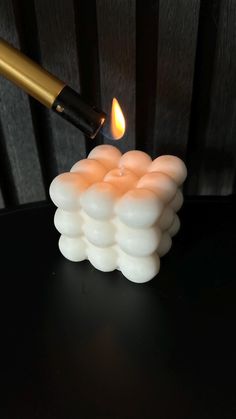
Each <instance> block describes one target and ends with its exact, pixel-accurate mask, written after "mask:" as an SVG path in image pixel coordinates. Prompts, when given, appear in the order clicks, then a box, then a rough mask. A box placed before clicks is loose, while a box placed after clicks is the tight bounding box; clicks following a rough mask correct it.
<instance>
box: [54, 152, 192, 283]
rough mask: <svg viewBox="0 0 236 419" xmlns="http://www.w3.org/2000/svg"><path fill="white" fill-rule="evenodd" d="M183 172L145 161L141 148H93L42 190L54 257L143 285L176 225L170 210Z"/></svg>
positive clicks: (179, 198)
mask: <svg viewBox="0 0 236 419" xmlns="http://www.w3.org/2000/svg"><path fill="white" fill-rule="evenodd" d="M186 174H187V171H186V167H185V165H184V163H183V162H182V161H181V160H180V159H179V158H178V157H175V156H160V157H158V158H156V159H155V160H154V161H153V162H152V160H151V158H150V157H149V156H148V155H147V154H146V153H143V152H141V151H137V150H133V151H128V152H127V153H125V154H123V156H122V155H121V153H120V151H119V150H118V149H116V148H115V147H113V146H110V145H102V146H98V147H95V148H94V149H93V150H92V151H91V153H90V154H89V156H88V159H84V160H80V161H79V162H77V163H76V164H75V165H74V166H73V167H72V169H71V171H70V172H69V173H63V174H62V175H59V176H57V177H56V178H55V179H54V180H53V182H52V184H51V186H50V196H51V198H52V200H53V202H54V203H55V204H56V206H57V207H58V209H57V211H56V214H55V218H54V223H55V226H56V228H57V230H58V231H59V232H60V233H61V237H60V240H59V248H60V251H61V253H62V254H63V255H64V256H65V257H66V258H67V259H69V260H71V261H75V262H76V261H82V260H85V259H88V260H89V261H90V262H91V263H92V265H93V266H94V267H95V268H97V269H99V270H101V271H104V272H108V271H112V270H114V269H118V270H120V271H121V272H122V273H123V275H124V276H125V277H126V278H128V279H129V280H130V281H133V282H137V283H142V282H146V281H149V280H150V279H152V278H153V277H154V276H155V275H157V273H158V272H159V268H160V257H162V256H164V255H165V254H166V253H167V252H168V251H169V250H170V248H171V245H172V237H173V236H174V235H175V234H177V232H178V230H179V228H180V221H179V217H178V216H177V215H176V212H177V211H178V210H179V209H180V208H181V206H182V204H183V194H182V192H181V190H180V189H179V188H180V187H181V185H182V183H183V181H184V180H185V178H186Z"/></svg>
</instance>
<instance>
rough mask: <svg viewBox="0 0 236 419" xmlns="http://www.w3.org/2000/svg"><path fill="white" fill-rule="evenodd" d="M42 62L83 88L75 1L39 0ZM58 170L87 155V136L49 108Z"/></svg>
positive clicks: (69, 83)
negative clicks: (80, 77) (47, 0)
mask: <svg viewBox="0 0 236 419" xmlns="http://www.w3.org/2000/svg"><path fill="white" fill-rule="evenodd" d="M35 10H36V18H37V25H38V34H39V44H40V52H41V63H42V65H43V66H44V67H45V68H46V69H47V70H48V71H50V72H52V73H53V74H54V75H56V76H57V77H58V78H60V79H61V80H63V81H65V83H67V84H68V85H70V86H71V87H72V88H74V89H75V90H77V91H79V90H80V82H79V67H78V59H77V47H76V33H75V16H74V8H73V0H67V1H64V0H50V1H49V2H45V1H44V0H37V1H35ZM48 118H49V121H50V125H51V130H52V137H53V146H54V149H55V153H56V160H57V171H58V172H64V171H67V170H68V169H70V168H71V166H72V165H73V163H75V162H76V161H78V160H79V159H81V158H84V157H85V155H86V151H85V138H84V135H83V134H82V133H81V132H80V131H79V130H78V129H77V128H75V127H74V126H72V125H71V124H70V123H68V122H66V121H64V120H62V118H60V117H59V116H57V115H56V114H54V113H52V112H51V111H49V114H48Z"/></svg>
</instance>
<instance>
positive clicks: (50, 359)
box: [0, 198, 236, 419]
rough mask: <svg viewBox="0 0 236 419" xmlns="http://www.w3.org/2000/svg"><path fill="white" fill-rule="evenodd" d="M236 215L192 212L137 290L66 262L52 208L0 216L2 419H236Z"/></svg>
mask: <svg viewBox="0 0 236 419" xmlns="http://www.w3.org/2000/svg"><path fill="white" fill-rule="evenodd" d="M235 209H236V204H235V202H233V199H221V200H217V199H214V198H213V199H204V198H202V199H198V200H194V199H192V200H189V201H187V202H186V203H185V205H184V208H183V210H182V212H181V214H180V217H181V220H182V228H181V232H180V233H179V235H178V236H177V237H176V238H175V239H174V245H173V248H172V250H171V252H170V253H169V254H168V255H167V256H166V257H165V258H163V260H162V264H161V271H160V273H159V275H158V276H157V277H156V278H155V279H153V280H152V281H151V282H149V283H147V284H143V285H137V284H133V283H131V282H129V281H128V280H126V279H125V278H124V277H123V276H122V274H121V273H120V272H117V271H115V272H112V273H106V274H104V273H102V272H99V271H97V270H95V269H94V268H93V267H92V266H91V265H90V264H89V263H88V262H87V261H86V262H82V263H73V262H69V261H67V260H65V259H64V258H63V257H62V256H61V255H60V253H59V251H58V248H57V240H58V234H57V232H56V231H55V229H54V227H53V213H54V211H55V209H54V208H53V207H52V206H50V205H43V204H42V205H38V206H36V207H33V206H29V207H26V208H23V209H18V210H12V211H8V212H6V211H2V212H1V213H0V231H1V288H2V290H1V295H2V302H1V308H2V316H1V320H2V324H1V337H2V339H1V349H2V351H3V354H2V357H1V360H2V368H1V379H2V381H3V385H4V390H5V391H4V393H5V394H4V399H3V402H2V403H1V411H0V412H1V417H2V418H4V419H5V418H7V419H10V418H17V419H19V418H20V419H21V418H22V419H28V418H29V419H34V418H43V419H47V418H50V419H51V418H55V419H60V418H67V419H73V418H82V419H86V418H119V419H120V418H121V419H122V418H158V419H169V418H170V419H178V418H181V419H183V418H188V419H192V418H193V419H198V418H201V419H205V418H214V419H215V418H220V419H227V418H234V419H235V417H236V385H235V373H236V344H235V337H234V335H235V321H236V266H235V259H236V258H235V256H236V254H235V250H236V225H235Z"/></svg>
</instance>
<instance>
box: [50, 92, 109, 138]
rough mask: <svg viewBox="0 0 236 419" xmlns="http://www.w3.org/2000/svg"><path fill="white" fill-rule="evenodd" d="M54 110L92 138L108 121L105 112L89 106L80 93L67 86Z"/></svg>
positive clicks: (58, 98) (57, 100)
mask: <svg viewBox="0 0 236 419" xmlns="http://www.w3.org/2000/svg"><path fill="white" fill-rule="evenodd" d="M52 109H53V110H54V111H55V112H56V113H57V114H58V115H60V116H62V118H64V119H66V120H67V121H70V122H71V123H72V124H73V125H75V126H76V127H78V128H79V129H80V130H81V131H82V132H83V133H84V134H85V135H87V136H88V137H90V138H94V137H95V136H96V135H97V133H98V131H99V130H100V128H101V127H102V125H103V124H104V122H105V120H106V114H105V113H104V112H102V111H100V110H98V109H96V108H94V107H92V106H90V105H88V104H87V103H86V102H85V101H84V100H83V99H82V97H81V96H80V95H79V93H76V92H75V91H74V90H73V89H71V88H70V87H69V86H65V87H64V88H63V89H62V90H61V92H60V93H59V95H58V96H57V98H56V99H55V101H54V103H53V105H52Z"/></svg>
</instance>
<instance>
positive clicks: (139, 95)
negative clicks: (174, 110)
mask: <svg viewBox="0 0 236 419" xmlns="http://www.w3.org/2000/svg"><path fill="white" fill-rule="evenodd" d="M157 45H158V1H157V0H146V1H145V7H144V3H143V0H137V2H136V146H137V149H139V150H143V151H145V152H146V153H148V154H151V155H152V157H155V155H154V154H153V152H154V150H153V128H154V118H155V105H156V97H155V94H154V92H155V91H156V79H157V77H156V74H157V56H156V55H157Z"/></svg>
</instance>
